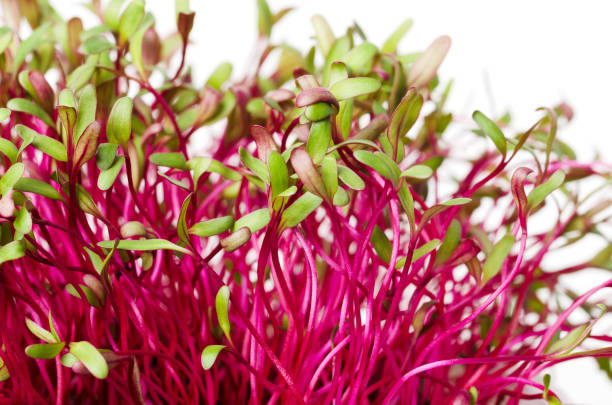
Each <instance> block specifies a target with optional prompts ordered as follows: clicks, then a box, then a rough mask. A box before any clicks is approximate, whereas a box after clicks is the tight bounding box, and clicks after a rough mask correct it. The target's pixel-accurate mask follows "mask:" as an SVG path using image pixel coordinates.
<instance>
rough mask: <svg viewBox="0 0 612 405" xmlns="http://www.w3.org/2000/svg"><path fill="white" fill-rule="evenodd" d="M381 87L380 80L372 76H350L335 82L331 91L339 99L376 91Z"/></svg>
mask: <svg viewBox="0 0 612 405" xmlns="http://www.w3.org/2000/svg"><path fill="white" fill-rule="evenodd" d="M378 89H380V82H379V81H378V80H376V79H372V78H370V77H349V78H348V79H344V80H340V81H339V82H336V83H334V84H333V85H332V86H331V88H330V89H329V91H330V92H331V93H332V94H333V95H334V97H336V99H337V100H338V101H340V100H346V99H349V98H354V97H359V96H362V95H364V94H369V93H374V92H375V91H378Z"/></svg>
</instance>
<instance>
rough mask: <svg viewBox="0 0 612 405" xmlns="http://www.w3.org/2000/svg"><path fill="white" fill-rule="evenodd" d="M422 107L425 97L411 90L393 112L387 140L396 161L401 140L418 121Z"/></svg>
mask: <svg viewBox="0 0 612 405" xmlns="http://www.w3.org/2000/svg"><path fill="white" fill-rule="evenodd" d="M422 106H423V96H421V95H420V94H419V93H418V92H417V91H416V90H415V89H414V88H411V89H410V90H408V92H406V95H405V96H404V97H403V98H402V100H401V101H400V103H399V104H398V105H397V107H396V108H395V110H394V111H393V114H392V115H391V122H390V123H389V127H388V129H387V138H388V139H389V143H390V144H391V147H392V148H393V157H394V159H395V158H396V157H397V156H399V155H398V149H399V148H400V146H401V139H402V138H403V137H404V136H406V134H407V133H408V131H409V130H410V128H412V126H413V125H414V123H415V122H416V120H417V119H418V117H419V114H420V113H421V107H422Z"/></svg>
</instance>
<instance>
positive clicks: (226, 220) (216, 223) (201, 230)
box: [189, 216, 234, 238]
mask: <svg viewBox="0 0 612 405" xmlns="http://www.w3.org/2000/svg"><path fill="white" fill-rule="evenodd" d="M233 226H234V217H232V216H225V217H219V218H213V219H209V220H208V221H203V222H198V223H197V224H195V225H193V226H192V227H191V228H189V233H191V234H193V235H197V236H200V237H202V238H206V237H209V236H213V235H218V234H220V233H223V232H225V231H227V230H229V229H230V228H232V227H233Z"/></svg>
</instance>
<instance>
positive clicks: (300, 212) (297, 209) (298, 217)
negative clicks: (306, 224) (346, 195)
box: [281, 192, 323, 228]
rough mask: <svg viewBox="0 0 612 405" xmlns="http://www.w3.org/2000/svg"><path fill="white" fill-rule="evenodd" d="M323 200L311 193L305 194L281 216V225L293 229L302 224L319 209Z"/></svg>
mask: <svg viewBox="0 0 612 405" xmlns="http://www.w3.org/2000/svg"><path fill="white" fill-rule="evenodd" d="M322 202H323V199H322V198H321V197H319V196H317V195H314V194H312V193H310V192H305V193H304V195H302V196H301V197H300V198H298V199H297V200H295V202H294V203H293V204H291V205H290V206H289V207H288V208H287V209H286V210H285V211H283V213H282V215H281V223H282V224H283V226H284V227H285V228H292V227H294V226H296V225H297V224H299V223H300V222H302V221H303V220H304V219H306V217H308V215H310V214H311V213H312V212H313V211H314V210H316V209H317V207H318V206H319V205H321V203H322Z"/></svg>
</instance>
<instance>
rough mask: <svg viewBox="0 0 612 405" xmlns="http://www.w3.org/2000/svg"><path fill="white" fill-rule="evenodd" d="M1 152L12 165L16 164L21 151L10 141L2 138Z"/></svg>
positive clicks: (0, 141) (0, 140) (0, 143)
mask: <svg viewBox="0 0 612 405" xmlns="http://www.w3.org/2000/svg"><path fill="white" fill-rule="evenodd" d="M0 152H2V153H4V155H6V157H8V158H9V160H10V161H11V163H15V161H16V160H17V155H18V153H19V151H18V150H17V147H16V146H15V145H14V144H13V142H11V141H9V140H8V139H4V138H0Z"/></svg>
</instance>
